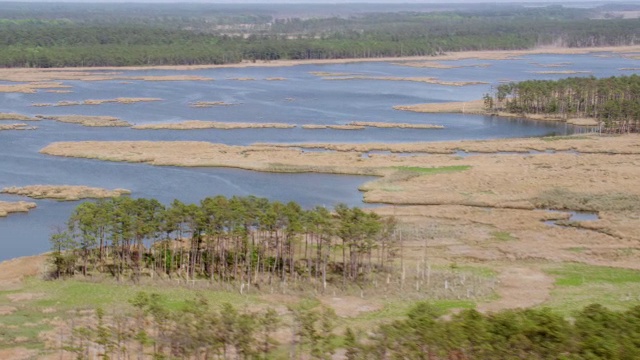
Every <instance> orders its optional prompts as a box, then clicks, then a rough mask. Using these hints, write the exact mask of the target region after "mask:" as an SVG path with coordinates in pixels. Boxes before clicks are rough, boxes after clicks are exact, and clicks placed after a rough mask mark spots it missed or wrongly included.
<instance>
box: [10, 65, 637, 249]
mask: <svg viewBox="0 0 640 360" xmlns="http://www.w3.org/2000/svg"><path fill="white" fill-rule="evenodd" d="M562 62H570V63H572V64H571V65H568V66H566V67H562V68H544V67H539V66H535V65H532V64H531V63H541V64H553V63H562ZM443 63H450V64H461V65H471V64H479V63H482V64H490V65H491V66H489V67H485V68H478V67H468V68H457V69H446V70H442V69H429V68H412V67H406V66H399V65H394V64H392V63H378V62H373V63H355V64H334V65H302V66H294V67H281V68H238V69H233V68H225V69H201V70H190V71H167V70H147V71H125V72H122V76H142V75H189V76H203V77H210V78H214V79H215V81H170V82H149V81H137V80H109V81H63V83H64V84H66V85H69V86H71V88H70V89H69V90H72V91H73V92H72V93H67V94H56V93H48V92H45V91H40V92H38V93H35V94H18V93H15V94H14V93H5V94H0V112H18V113H22V114H26V115H37V114H46V115H67V114H85V115H108V116H116V117H119V118H121V119H123V120H126V121H128V122H131V123H133V124H147V123H166V122H175V121H182V120H215V121H225V122H284V123H290V124H296V125H298V126H297V127H296V128H293V129H244V130H215V129H208V130H195V131H171V130H133V129H129V128H88V127H82V126H79V125H73V124H63V123H57V122H53V121H40V122H34V123H32V124H33V125H36V126H38V127H39V129H38V130H36V131H0V188H1V187H6V186H25V185H34V184H67V185H88V186H98V187H105V188H125V189H129V190H131V191H132V192H133V193H132V196H133V197H152V198H156V199H159V200H161V201H163V202H165V203H168V202H170V201H172V200H173V199H174V198H177V199H180V200H181V201H184V202H198V201H199V200H201V199H202V198H204V197H206V196H215V195H219V194H221V195H226V196H232V195H256V196H264V197H267V198H269V199H271V200H279V201H297V202H299V203H300V204H302V205H303V206H305V207H312V206H315V205H326V206H333V205H335V204H337V203H339V202H344V203H347V204H348V205H351V206H364V204H363V203H362V194H361V193H359V192H358V191H357V189H358V187H359V186H360V185H361V184H363V183H364V182H367V181H369V180H370V179H371V178H368V177H359V176H338V175H325V174H268V173H259V172H252V171H243V170H236V169H219V168H206V169H205V168H177V167H154V166H150V165H144V164H128V163H109V162H101V161H97V160H85V159H68V158H59V157H51V156H45V155H41V154H39V153H38V151H39V150H40V149H42V148H43V147H45V146H46V145H47V144H49V143H51V142H54V141H83V140H154V141H155V140H165V141H167V140H190V141H209V142H215V143H224V144H229V145H247V144H252V143H256V142H274V143H308V142H336V143H347V142H348V143H362V142H415V141H446V140H460V139H495V138H505V137H525V136H544V135H565V134H570V133H572V132H573V131H575V129H576V127H574V126H569V125H566V124H562V123H556V122H539V121H529V120H524V119H503V118H495V117H486V116H476V115H466V114H420V113H411V112H403V111H396V110H393V106H395V105H406V104H416V103H425V102H448V101H467V100H475V99H478V98H481V97H482V95H483V94H484V93H487V92H491V91H492V88H493V87H495V86H497V85H498V84H499V83H500V81H501V80H505V79H508V80H512V81H519V80H525V79H532V78H537V79H558V78H562V77H566V76H568V75H562V74H535V73H532V71H550V70H577V71H592V73H590V74H577V75H575V76H590V75H594V76H598V77H600V76H612V75H623V74H624V75H629V74H631V73H633V72H629V71H620V70H618V69H619V68H630V67H637V60H632V59H624V58H621V57H609V58H602V57H597V56H594V55H535V56H527V57H525V58H522V59H517V60H506V61H487V60H463V61H444V62H443ZM313 71H323V72H336V73H337V72H340V73H355V74H359V75H364V76H394V77H436V78H439V79H441V80H444V81H485V82H487V84H483V85H473V86H464V87H450V86H443V85H436V84H426V83H416V82H402V81H374V80H348V81H331V80H326V79H322V78H320V77H318V76H315V75H313V74H311V72H313ZM571 76H574V75H571ZM271 77H282V78H285V79H286V80H284V81H267V80H265V79H266V78H271ZM232 78H255V79H256V80H255V81H237V80H232ZM116 97H154V98H161V99H163V100H162V101H160V102H150V103H136V104H118V103H109V104H102V105H95V106H89V105H85V106H65V107H33V106H32V104H34V103H56V102H58V101H82V100H86V99H112V98H116ZM196 101H224V102H226V103H230V104H233V105H232V106H219V107H212V108H193V107H190V106H189V104H190V103H193V102H196ZM351 121H378V122H397V123H418V124H435V125H443V126H444V127H445V129H442V130H419V129H378V128H367V129H365V130H350V131H346V130H332V129H323V130H305V129H302V128H301V125H304V124H324V125H336V124H346V123H349V122H351ZM5 123H8V122H5ZM305 151H312V150H307V149H305ZM374 154H375V153H374ZM0 200H4V201H17V200H28V201H32V200H29V199H28V198H24V197H18V196H8V195H0ZM35 202H36V203H37V204H38V208H37V209H35V210H33V211H31V212H30V213H29V214H13V215H10V216H9V217H7V218H0V260H3V259H7V258H11V257H15V256H22V255H30V254H35V253H40V252H43V251H46V250H47V249H48V247H49V245H48V238H49V235H50V233H51V231H52V228H54V227H56V226H61V225H63V224H64V221H65V220H66V219H67V217H68V216H69V214H70V212H71V211H72V209H73V208H74V207H75V206H76V205H77V202H64V203H61V202H56V201H51V200H37V201H35Z"/></svg>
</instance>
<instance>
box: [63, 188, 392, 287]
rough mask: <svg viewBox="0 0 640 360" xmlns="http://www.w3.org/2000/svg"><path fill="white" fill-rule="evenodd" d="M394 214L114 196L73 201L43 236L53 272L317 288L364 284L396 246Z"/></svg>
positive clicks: (240, 200) (257, 201)
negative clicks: (57, 227)
mask: <svg viewBox="0 0 640 360" xmlns="http://www.w3.org/2000/svg"><path fill="white" fill-rule="evenodd" d="M394 226H395V223H394V221H393V219H385V218H380V217H379V216H377V215H376V214H375V213H369V212H364V211H362V210H361V209H359V208H349V207H347V206H345V205H338V206H336V207H335V209H334V212H333V213H332V212H330V211H329V210H327V209H325V208H324V207H316V208H314V209H311V210H304V209H302V208H301V207H300V206H299V205H298V204H296V203H294V202H290V203H287V204H282V203H280V202H277V201H276V202H270V201H268V200H267V199H264V198H257V197H253V196H249V197H232V198H225V197H223V196H216V197H213V198H206V199H204V200H202V201H201V202H200V204H197V205H196V204H184V203H182V202H180V201H177V200H176V201H174V202H173V203H172V204H171V205H169V206H164V205H162V204H161V203H159V202H158V201H156V200H149V199H135V200H134V199H131V198H128V197H122V198H117V199H110V200H99V201H97V202H85V203H83V204H81V205H79V206H78V207H77V208H76V209H75V211H74V212H73V214H72V215H71V217H70V219H69V221H68V227H67V228H66V229H63V230H62V231H59V232H57V233H55V234H53V235H52V238H51V241H52V250H53V252H52V253H51V258H52V261H53V264H54V269H53V275H54V276H56V277H61V276H67V275H73V274H75V273H82V274H85V275H86V274H90V273H95V272H104V273H110V274H112V275H113V276H114V277H116V278H118V279H120V278H121V277H123V276H127V277H132V278H133V279H134V280H138V279H139V278H140V277H141V276H145V277H149V276H151V277H153V276H155V277H158V276H159V277H172V278H178V279H188V280H192V279H202V280H205V281H211V282H218V283H237V284H240V283H242V284H246V285H248V286H251V285H258V286H259V285H260V284H271V282H272V281H273V282H280V281H281V282H293V281H298V280H300V281H303V282H305V283H307V284H309V285H311V286H315V287H316V288H318V289H321V290H322V289H324V288H325V287H326V284H327V282H330V283H332V284H338V285H341V284H347V282H348V283H349V284H351V283H354V284H363V283H369V282H370V281H371V280H372V279H373V278H374V277H375V275H376V274H379V273H384V272H385V271H386V270H385V269H387V270H388V269H389V265H390V262H391V261H393V259H394V256H395V252H396V251H397V248H396V246H395V244H394V239H393V237H392V232H393V230H394Z"/></svg>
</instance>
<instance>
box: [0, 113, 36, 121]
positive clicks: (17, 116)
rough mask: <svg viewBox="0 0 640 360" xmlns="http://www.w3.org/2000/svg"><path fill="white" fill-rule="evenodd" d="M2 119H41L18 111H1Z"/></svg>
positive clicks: (0, 117)
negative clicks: (17, 112)
mask: <svg viewBox="0 0 640 360" xmlns="http://www.w3.org/2000/svg"><path fill="white" fill-rule="evenodd" d="M0 120H18V121H37V120H39V119H37V118H32V117H31V116H27V115H22V114H16V113H0Z"/></svg>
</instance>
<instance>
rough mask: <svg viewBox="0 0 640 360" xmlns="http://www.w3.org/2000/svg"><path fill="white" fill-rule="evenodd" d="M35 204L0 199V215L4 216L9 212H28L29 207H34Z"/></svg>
mask: <svg viewBox="0 0 640 360" xmlns="http://www.w3.org/2000/svg"><path fill="white" fill-rule="evenodd" d="M35 207H36V204H35V203H32V202H26V201H18V202H9V201H0V217H5V216H7V215H9V214H11V213H18V212H29V210H31V209H35Z"/></svg>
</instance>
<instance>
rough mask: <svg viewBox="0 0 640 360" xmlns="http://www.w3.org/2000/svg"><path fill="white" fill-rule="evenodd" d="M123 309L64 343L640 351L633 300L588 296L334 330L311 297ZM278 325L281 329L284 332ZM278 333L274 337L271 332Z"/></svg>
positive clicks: (197, 351) (211, 355)
mask: <svg viewBox="0 0 640 360" xmlns="http://www.w3.org/2000/svg"><path fill="white" fill-rule="evenodd" d="M131 304H132V305H133V306H134V311H133V313H132V314H127V315H119V316H118V315H117V316H112V317H109V320H107V317H106V316H105V312H104V311H103V310H101V309H98V310H97V321H96V323H95V324H93V325H90V326H75V327H74V326H73V324H74V322H73V321H72V322H71V330H72V335H71V336H70V337H69V338H68V339H67V341H66V344H64V345H63V349H65V350H67V351H71V352H73V353H75V354H76V355H77V358H79V359H87V358H90V357H91V354H99V356H100V357H103V358H130V357H131V358H133V357H136V358H137V359H229V358H234V359H317V360H323V359H332V358H333V356H334V354H337V353H338V351H339V352H340V354H341V355H342V356H341V358H344V359H347V360H358V359H380V360H382V359H407V360H413V359H416V360H427V359H428V360H445V359H466V360H474V359H478V360H480V359H503V360H510V359H514V360H515V359H563V360H574V359H575V360H578V359H591V360H598V359H602V360H604V359H607V360H611V359H618V360H635V359H638V358H640V341H638V339H640V306H636V307H633V308H630V309H628V310H626V311H611V310H609V309H607V308H605V307H603V306H600V305H595V304H594V305H589V306H587V307H585V308H584V309H582V310H581V311H579V312H577V313H576V314H574V316H573V318H572V320H571V321H569V320H567V319H565V318H564V317H563V316H561V315H559V314H557V313H554V312H553V311H551V310H549V309H527V310H507V311H502V312H498V313H493V314H482V313H479V312H478V311H476V310H463V311H460V312H459V313H457V314H454V315H450V316H449V317H448V318H447V319H444V318H443V317H442V315H443V312H442V311H440V310H439V309H438V308H436V307H434V306H432V305H430V304H428V303H425V302H419V303H417V304H415V305H414V306H413V307H412V308H411V309H410V310H409V311H408V313H407V314H406V316H405V317H403V318H402V319H399V320H395V321H392V322H389V323H384V324H381V325H377V326H372V327H370V328H368V329H366V331H365V332H362V331H361V330H359V329H358V330H353V329H352V328H350V327H347V328H346V329H344V330H337V325H338V319H337V317H336V315H335V313H334V312H333V311H332V310H331V309H328V308H325V307H323V306H320V305H319V304H318V302H317V301H316V302H313V301H306V302H303V303H300V304H298V305H294V306H289V308H288V311H287V312H286V313H284V314H283V313H282V312H280V313H278V312H276V311H275V310H273V309H268V310H260V311H256V310H253V311H252V310H237V309H236V308H235V307H234V306H232V305H230V304H224V305H222V306H220V307H212V306H211V305H210V304H209V303H208V301H207V300H206V299H204V298H203V297H200V298H196V299H195V300H192V301H188V302H187V303H186V304H184V306H182V307H180V308H179V309H178V310H175V309H172V308H170V307H168V306H167V305H166V301H165V300H164V299H163V298H162V297H160V296H158V295H155V294H151V295H149V294H146V293H139V294H138V295H137V296H136V297H135V298H134V299H132V301H131ZM283 330H284V334H287V335H288V334H290V335H288V336H287V337H283V336H282V334H283ZM278 334H280V336H278Z"/></svg>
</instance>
